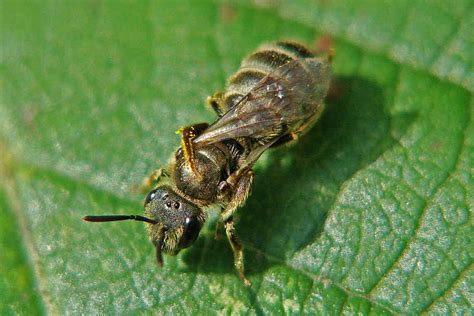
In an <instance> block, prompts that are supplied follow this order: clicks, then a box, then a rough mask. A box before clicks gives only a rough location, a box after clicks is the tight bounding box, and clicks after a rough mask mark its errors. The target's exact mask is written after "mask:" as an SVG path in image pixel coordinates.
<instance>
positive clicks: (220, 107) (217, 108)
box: [206, 92, 227, 117]
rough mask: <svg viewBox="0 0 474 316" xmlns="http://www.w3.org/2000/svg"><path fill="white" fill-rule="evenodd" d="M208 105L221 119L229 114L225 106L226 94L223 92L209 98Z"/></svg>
mask: <svg viewBox="0 0 474 316" xmlns="http://www.w3.org/2000/svg"><path fill="white" fill-rule="evenodd" d="M206 103H207V105H208V106H210V107H211V108H212V110H214V112H216V114H217V116H218V117H221V116H222V115H224V113H225V112H227V108H226V106H225V104H224V93H222V92H216V93H214V95H212V96H209V97H207V100H206Z"/></svg>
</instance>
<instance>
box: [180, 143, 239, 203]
mask: <svg viewBox="0 0 474 316" xmlns="http://www.w3.org/2000/svg"><path fill="white" fill-rule="evenodd" d="M194 157H195V158H194V159H195V166H196V172H197V174H195V173H194V172H193V171H192V170H191V168H190V166H189V164H188V163H187V162H186V160H185V158H184V154H183V151H182V150H181V149H178V150H177V151H176V155H175V159H176V164H175V169H174V171H173V178H174V181H175V183H176V187H177V188H178V189H179V190H180V191H182V192H183V193H185V194H186V195H188V196H190V197H192V198H194V199H196V200H200V201H201V204H204V205H209V204H212V203H214V202H216V199H217V194H218V187H219V183H220V182H221V181H224V180H225V179H226V178H227V177H228V176H229V171H230V170H229V165H230V159H231V157H230V154H229V152H228V150H227V149H226V147H225V146H224V145H222V146H220V144H213V145H208V146H205V147H202V148H198V149H197V150H196V152H195V153H194Z"/></svg>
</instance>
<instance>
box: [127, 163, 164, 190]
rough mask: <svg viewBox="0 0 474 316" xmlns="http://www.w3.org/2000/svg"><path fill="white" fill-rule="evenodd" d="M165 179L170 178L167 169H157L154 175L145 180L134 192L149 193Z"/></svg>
mask: <svg viewBox="0 0 474 316" xmlns="http://www.w3.org/2000/svg"><path fill="white" fill-rule="evenodd" d="M163 177H169V174H168V171H166V169H163V168H161V169H157V170H155V171H153V173H152V174H151V175H150V176H148V177H147V178H145V179H144V180H143V183H142V184H141V185H138V186H136V187H134V188H133V191H135V192H140V193H144V194H145V193H148V191H150V190H151V189H152V188H153V187H154V186H155V185H156V184H157V183H158V182H160V179H161V178H163Z"/></svg>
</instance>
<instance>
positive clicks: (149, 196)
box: [145, 189, 156, 206]
mask: <svg viewBox="0 0 474 316" xmlns="http://www.w3.org/2000/svg"><path fill="white" fill-rule="evenodd" d="M155 196H156V189H155V190H153V191H150V192H148V194H147V195H146V198H145V206H146V205H147V204H148V203H150V202H151V201H152V200H153V199H154V198H155Z"/></svg>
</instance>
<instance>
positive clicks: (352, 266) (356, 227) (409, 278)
mask: <svg viewBox="0 0 474 316" xmlns="http://www.w3.org/2000/svg"><path fill="white" fill-rule="evenodd" d="M0 12H1V18H0V34H1V35H0V36H1V42H2V50H1V54H0V80H1V81H0V91H1V92H0V152H1V155H0V215H1V219H2V220H1V221H0V259H1V262H2V264H1V268H0V292H1V293H2V295H1V299H0V313H1V314H5V313H11V314H16V313H23V314H31V313H44V312H47V313H53V314H54V313H59V314H63V313H66V312H67V313H73V314H94V313H111V314H112V313H120V314H130V313H139V312H150V311H151V312H152V313H169V314H171V313H182V314H189V313H201V314H205V313H216V312H219V313H236V314H243V313H250V314H267V313H288V314H299V313H303V312H305V313H307V314H313V313H316V314H337V313H346V314H354V313H361V314H370V313H373V314H397V313H413V314H415V313H420V312H426V313H433V314H448V313H453V314H460V313H469V312H470V311H472V304H473V295H472V284H473V281H474V272H473V271H474V270H473V260H472V257H473V252H474V249H473V246H472V245H473V240H472V238H473V236H474V231H473V230H474V229H473V222H472V218H473V216H472V211H473V205H474V199H473V192H474V190H473V188H474V184H473V168H472V166H473V165H474V162H473V160H474V127H473V123H472V122H473V116H474V102H473V98H472V91H473V88H474V75H473V74H474V71H473V56H474V54H473V52H474V46H473V42H472V38H473V35H474V34H473V31H472V30H473V29H474V27H473V25H472V24H473V21H474V19H473V12H474V11H473V10H472V1H469V0H466V1H455V2H449V3H448V2H445V1H429V2H428V1H421V0H419V1H402V0H400V1H391V2H382V1H373V0H364V1H360V0H359V1H356V0H351V1H342V0H341V1H320V2H318V3H317V4H315V3H314V1H296V2H294V1H256V3H253V2H248V1H236V2H213V1H202V2H199V5H197V4H196V3H195V2H191V1H187V2H185V1H183V2H181V1H180V2H177V1H176V2H165V1H161V2H154V1H150V2H145V1H142V2H139V3H128V2H122V1H70V2H68V3H65V2H59V1H52V0H51V1H41V2H40V1H36V2H35V1H28V2H24V1H3V2H2V3H1V4H0ZM325 34H327V35H330V36H331V37H332V38H333V39H334V45H335V49H336V52H337V53H336V57H335V59H334V71H335V78H334V82H335V83H336V87H337V89H338V91H339V93H338V96H337V97H335V98H333V99H330V100H328V106H327V111H326V113H325V114H324V116H323V117H322V119H321V121H320V122H319V123H318V124H317V125H316V126H315V127H314V128H313V129H312V130H311V131H309V132H308V134H306V135H305V136H304V137H302V138H301V140H299V141H298V142H297V143H296V144H295V145H294V146H291V147H289V148H280V149H276V150H272V151H270V152H268V153H267V154H266V155H264V157H262V158H261V161H260V162H259V163H258V165H257V166H256V180H255V183H254V186H253V191H252V195H251V197H250V198H249V200H248V202H247V204H246V205H245V207H243V208H242V209H241V210H240V211H239V215H240V222H239V225H238V232H239V234H240V235H241V237H242V239H243V241H244V245H245V254H246V267H247V273H248V276H249V278H250V279H251V280H252V282H253V284H254V285H253V287H252V288H250V289H248V288H245V287H244V285H243V284H242V282H241V281H240V280H239V279H238V277H237V275H236V273H235V271H234V268H233V258H232V252H231V251H230V249H229V246H228V245H227V242H226V241H225V240H221V241H216V240H214V238H213V235H214V225H213V224H214V221H215V218H216V214H215V213H213V212H211V219H210V221H209V223H208V225H207V226H206V227H205V228H204V229H203V231H202V233H201V235H200V238H199V239H198V240H197V242H196V243H195V245H194V246H193V247H191V248H189V249H188V250H185V251H183V252H181V253H180V254H179V255H178V256H177V257H167V258H165V266H164V267H163V268H159V267H157V265H156V262H155V258H154V254H153V247H152V245H151V244H150V242H149V241H148V240H147V236H146V232H145V229H144V227H143V225H140V224H137V223H109V224H101V225H96V224H89V223H84V222H83V221H81V217H82V216H84V215H86V214H107V213H109V214H120V213H125V214H127V213H132V214H139V213H141V212H142V200H143V197H142V196H140V195H137V194H134V193H132V190H131V189H132V188H133V186H134V185H136V184H138V183H140V182H141V181H142V179H143V178H144V177H146V176H147V175H148V174H150V173H151V172H152V171H153V170H154V169H156V168H157V167H159V166H160V165H162V164H164V163H166V161H167V160H168V159H169V157H170V156H171V155H172V153H173V151H174V150H175V149H176V147H177V146H178V145H179V138H178V137H177V136H176V135H175V134H174V131H175V130H177V129H178V128H179V127H181V126H183V125H189V124H191V123H195V122H202V121H208V122H211V121H212V120H214V119H215V117H214V115H213V114H212V113H211V111H209V110H208V109H206V108H205V106H204V100H205V98H206V96H208V95H211V94H213V93H214V92H215V91H217V90H219V89H222V88H223V86H224V84H225V79H226V78H227V77H228V76H229V75H231V74H232V73H233V72H234V71H236V69H237V68H238V65H239V62H240V60H241V59H242V58H243V57H244V56H245V55H246V54H248V53H249V52H251V51H252V50H253V49H255V48H256V47H257V46H259V45H260V44H261V43H263V42H265V41H271V40H275V39H279V38H296V39H299V40H302V41H304V42H306V43H309V44H311V43H313V44H314V43H315V42H316V40H317V38H318V37H320V36H322V35H325Z"/></svg>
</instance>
